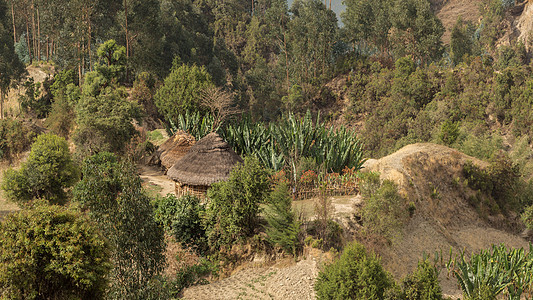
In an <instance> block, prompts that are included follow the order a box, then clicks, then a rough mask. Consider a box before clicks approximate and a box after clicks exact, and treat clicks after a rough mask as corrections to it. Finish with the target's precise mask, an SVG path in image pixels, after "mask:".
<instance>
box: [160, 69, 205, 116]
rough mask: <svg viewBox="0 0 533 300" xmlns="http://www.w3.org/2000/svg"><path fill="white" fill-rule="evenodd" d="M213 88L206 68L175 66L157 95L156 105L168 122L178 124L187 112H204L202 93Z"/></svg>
mask: <svg viewBox="0 0 533 300" xmlns="http://www.w3.org/2000/svg"><path fill="white" fill-rule="evenodd" d="M211 86H213V83H212V81H211V76H210V75H209V73H207V71H206V70H205V68H204V67H198V66H196V65H193V66H188V65H186V64H183V65H181V66H174V67H173V68H172V71H171V72H170V74H169V75H168V77H167V78H165V81H164V83H163V85H162V86H161V87H160V88H159V90H158V91H157V93H156V94H155V105H156V106H157V108H158V109H159V112H160V113H161V114H162V115H163V116H164V117H165V119H166V120H167V122H174V123H176V122H177V120H178V117H179V115H180V114H185V113H186V112H187V111H189V112H192V113H196V112H203V109H202V107H201V101H202V92H203V91H204V90H206V89H207V88H209V87H211Z"/></svg>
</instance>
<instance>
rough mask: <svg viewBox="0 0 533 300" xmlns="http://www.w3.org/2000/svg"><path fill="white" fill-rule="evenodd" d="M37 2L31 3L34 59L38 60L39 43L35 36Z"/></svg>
mask: <svg viewBox="0 0 533 300" xmlns="http://www.w3.org/2000/svg"><path fill="white" fill-rule="evenodd" d="M35 27H36V26H35V1H34V0H32V1H31V32H32V34H31V35H32V39H33V57H35V58H37V54H36V53H37V43H36V34H35Z"/></svg>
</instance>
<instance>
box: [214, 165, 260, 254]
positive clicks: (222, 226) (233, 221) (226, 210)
mask: <svg viewBox="0 0 533 300" xmlns="http://www.w3.org/2000/svg"><path fill="white" fill-rule="evenodd" d="M268 176H269V174H268V171H267V170H265V169H263V167H261V165H260V164H259V161H258V160H257V159H256V158H253V157H246V159H245V160H244V164H241V165H237V166H235V167H234V168H233V170H232V171H231V173H230V178H229V179H228V181H222V182H217V183H215V184H213V185H212V186H211V188H210V189H209V190H208V191H207V197H208V198H209V201H208V203H207V207H206V212H205V218H204V220H205V224H204V226H205V228H206V234H207V239H208V244H209V247H210V249H211V250H219V249H220V247H222V246H230V245H232V244H233V243H234V242H235V241H237V240H240V239H243V238H246V237H249V236H251V235H252V234H253V233H254V231H255V229H256V228H258V225H259V212H260V207H259V204H261V203H264V202H265V201H266V199H267V196H268V191H269V177H268Z"/></svg>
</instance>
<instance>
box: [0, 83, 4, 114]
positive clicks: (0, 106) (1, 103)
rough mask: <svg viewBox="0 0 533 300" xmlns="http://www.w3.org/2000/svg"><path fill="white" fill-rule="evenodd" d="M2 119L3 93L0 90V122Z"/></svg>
mask: <svg viewBox="0 0 533 300" xmlns="http://www.w3.org/2000/svg"><path fill="white" fill-rule="evenodd" d="M2 119H4V91H2V90H0V120H2Z"/></svg>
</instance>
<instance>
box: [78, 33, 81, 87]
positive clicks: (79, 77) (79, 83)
mask: <svg viewBox="0 0 533 300" xmlns="http://www.w3.org/2000/svg"><path fill="white" fill-rule="evenodd" d="M77 46H78V58H79V60H78V85H79V86H80V87H81V47H80V42H78V45H77Z"/></svg>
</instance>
